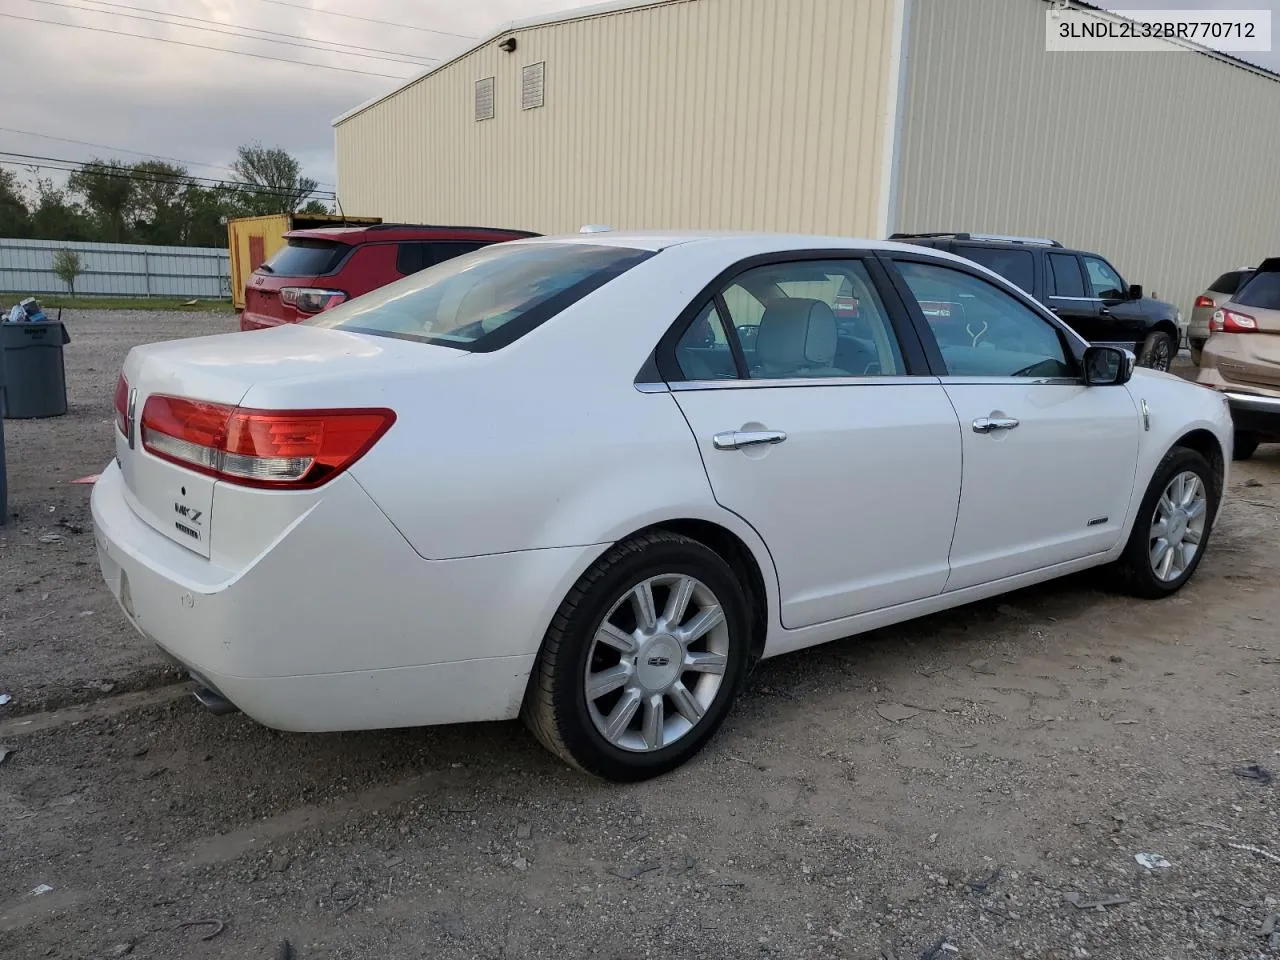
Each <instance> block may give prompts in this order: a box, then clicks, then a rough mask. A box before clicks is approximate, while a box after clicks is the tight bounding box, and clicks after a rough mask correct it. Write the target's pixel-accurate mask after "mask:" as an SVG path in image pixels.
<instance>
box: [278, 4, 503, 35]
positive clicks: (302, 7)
mask: <svg viewBox="0 0 1280 960" xmlns="http://www.w3.org/2000/svg"><path fill="white" fill-rule="evenodd" d="M262 2H263V3H274V4H276V6H280V7H293V8H294V9H295V10H305V11H307V13H322V14H324V15H325V16H326V17H343V18H344V19H346V20H363V21H364V22H365V23H378V24H381V25H382V26H384V27H395V28H396V29H397V30H421V31H422V32H423V33H438V34H440V35H441V36H442V37H458V38H460V39H462V40H479V39H480V38H479V37H473V36H471V34H469V33H450V32H449V31H448V30H433V29H431V28H430V27H415V26H414V25H413V24H411V23H393V22H392V21H390V20H375V19H374V18H373V17H360V16H357V15H356V14H354V13H339V12H338V11H337V10H321V9H320V8H319V7H308V6H307V5H306V4H305V3H289V2H288V0H262Z"/></svg>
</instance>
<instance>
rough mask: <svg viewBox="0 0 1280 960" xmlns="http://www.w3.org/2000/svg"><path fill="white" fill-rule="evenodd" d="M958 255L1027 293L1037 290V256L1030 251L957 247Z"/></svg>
mask: <svg viewBox="0 0 1280 960" xmlns="http://www.w3.org/2000/svg"><path fill="white" fill-rule="evenodd" d="M956 254H957V255H959V256H961V257H965V258H966V259H969V260H972V261H973V262H974V263H980V264H982V265H983V266H984V267H986V268H987V269H988V270H990V271H991V272H992V273H998V274H1000V276H1002V277H1004V278H1005V279H1006V280H1008V281H1009V282H1010V283H1012V284H1015V285H1016V286H1019V287H1021V288H1022V289H1023V290H1025V291H1027V293H1031V292H1032V291H1033V290H1034V289H1035V256H1034V254H1032V252H1031V251H1030V250H1005V249H1002V248H1000V247H957V248H956Z"/></svg>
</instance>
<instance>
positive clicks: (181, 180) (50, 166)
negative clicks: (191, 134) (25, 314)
mask: <svg viewBox="0 0 1280 960" xmlns="http://www.w3.org/2000/svg"><path fill="white" fill-rule="evenodd" d="M0 157H15V158H18V159H13V160H4V159H0V165H6V166H11V167H28V168H34V169H36V170H56V171H59V172H61V173H77V172H81V171H83V172H87V173H98V174H101V175H102V176H106V177H112V178H115V179H119V180H129V181H132V182H135V183H150V184H162V185H166V186H171V185H175V184H190V185H192V186H196V187H202V188H204V189H208V187H206V184H208V185H210V186H212V187H229V188H232V189H235V190H240V191H243V192H245V193H260V194H267V195H270V196H290V197H292V196H301V197H303V198H305V197H310V196H315V197H317V198H319V199H321V200H336V199H337V195H336V194H334V193H333V192H332V191H328V190H312V191H309V192H308V193H306V194H302V193H301V191H299V190H288V189H281V188H278V187H268V186H259V185H256V184H251V183H243V182H240V181H231V180H215V179H214V178H212V177H193V176H190V175H189V174H188V175H184V176H172V177H169V176H161V175H157V174H154V173H152V172H149V171H139V170H133V169H131V168H129V167H112V166H109V165H107V164H102V163H85V162H83V161H80V160H65V159H62V158H61V157H41V156H35V155H32V154H29V153H13V152H11V151H8V150H0Z"/></svg>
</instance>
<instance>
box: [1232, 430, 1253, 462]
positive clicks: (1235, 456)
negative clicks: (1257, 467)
mask: <svg viewBox="0 0 1280 960" xmlns="http://www.w3.org/2000/svg"><path fill="white" fill-rule="evenodd" d="M1259 442H1260V441H1259V440H1258V438H1257V437H1255V436H1254V435H1253V434H1251V433H1237V434H1236V435H1235V440H1234V441H1233V442H1232V444H1231V459H1232V460H1248V459H1250V458H1251V457H1252V456H1253V455H1254V454H1255V453H1257V452H1258V444H1259Z"/></svg>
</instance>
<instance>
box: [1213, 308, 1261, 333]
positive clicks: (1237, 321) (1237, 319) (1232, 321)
mask: <svg viewBox="0 0 1280 960" xmlns="http://www.w3.org/2000/svg"><path fill="white" fill-rule="evenodd" d="M1209 325H1210V326H1211V327H1212V328H1213V330H1214V332H1216V333H1253V332H1254V331H1256V330H1257V329H1258V321H1257V320H1255V319H1253V317H1251V316H1249V315H1248V314H1247V313H1237V312H1236V311H1235V310H1215V311H1214V314H1213V319H1212V320H1211V321H1209Z"/></svg>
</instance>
